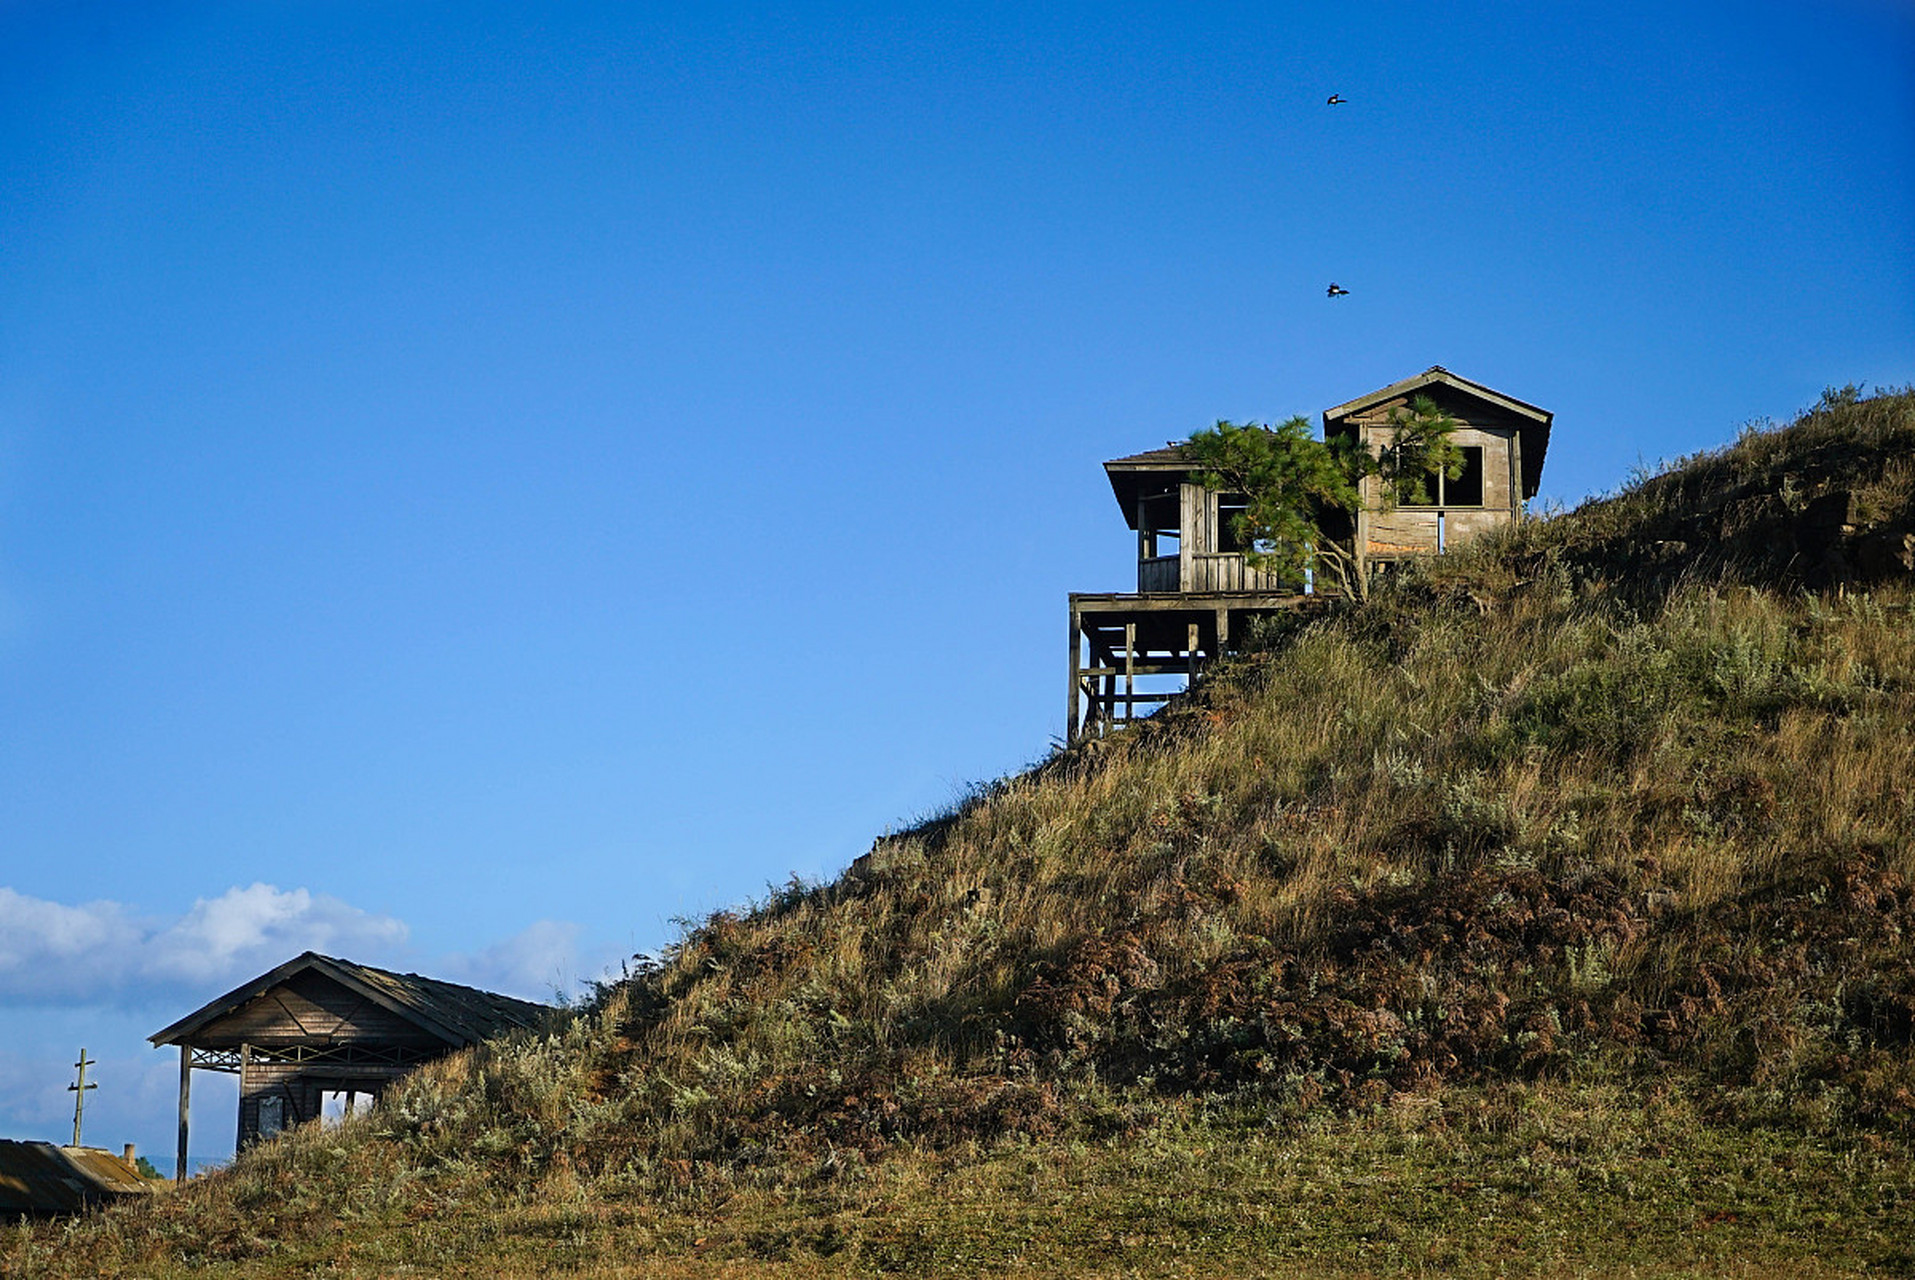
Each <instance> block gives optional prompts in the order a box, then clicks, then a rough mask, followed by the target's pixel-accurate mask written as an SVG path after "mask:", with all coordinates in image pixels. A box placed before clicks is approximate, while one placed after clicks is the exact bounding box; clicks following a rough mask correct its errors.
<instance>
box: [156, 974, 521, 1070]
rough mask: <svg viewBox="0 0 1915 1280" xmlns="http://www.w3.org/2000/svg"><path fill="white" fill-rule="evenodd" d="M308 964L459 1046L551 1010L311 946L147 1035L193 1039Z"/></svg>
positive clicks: (169, 1040)
mask: <svg viewBox="0 0 1915 1280" xmlns="http://www.w3.org/2000/svg"><path fill="white" fill-rule="evenodd" d="M308 969H311V970H315V971H317V972H319V973H322V974H324V975H325V976H326V977H328V978H331V979H332V980H333V981H334V982H337V983H339V984H340V985H341V986H344V987H346V988H348V989H350V990H353V991H356V992H358V993H359V994H360V995H362V996H364V997H366V998H367V999H368V1000H371V1001H372V1002H373V1003H374V1004H377V1005H381V1006H383V1007H384V1008H386V1009H388V1010H390V1011H391V1012H393V1013H395V1014H397V1015H398V1016H399V1017H401V1018H404V1019H406V1020H407V1021H409V1022H412V1023H414V1024H415V1025H417V1026H419V1027H422V1028H424V1029H425V1030H426V1031H428V1032H430V1033H432V1034H433V1035H435V1036H437V1037H438V1038H439V1039H441V1040H443V1041H445V1042H446V1043H447V1044H448V1045H452V1046H454V1047H457V1048H462V1047H464V1046H465V1045H469V1044H474V1043H476V1042H478V1041H480V1040H485V1039H488V1038H490V1037H492V1036H496V1035H501V1034H503V1033H504V1032H507V1031H511V1030H513V1029H515V1028H520V1027H535V1026H537V1025H539V1023H540V1022H542V1021H543V1020H544V1019H545V1017H546V1016H547V1015H548V1014H550V1013H551V1010H550V1009H549V1008H548V1007H547V1006H545V1005H542V1004H534V1003H533V1002H531V1001H529V1000H516V999H514V998H513V997H511V996H502V995H498V994H496V993H494V992H491V991H481V990H479V989H478V988H477V987H465V986H460V985H459V984H458V983H456V982H441V981H440V980H439V979H437V978H426V977H421V976H420V975H419V974H416V973H393V972H391V971H389V970H386V969H375V968H373V967H372V966H371V965H364V964H355V963H353V962H352V961H351V960H341V959H338V958H337V957H334V956H322V955H320V954H319V953H318V952H317V951H308V952H306V953H305V954H304V955H301V956H298V957H295V958H294V959H291V960H288V961H287V962H286V963H285V964H282V965H280V966H279V967H278V968H277V969H273V970H271V971H270V972H267V973H263V974H261V975H260V976H259V977H257V978H254V979H253V980H252V981H251V982H248V983H246V984H244V985H243V986H239V987H235V988H233V990H231V991H229V992H227V993H226V994H225V995H223V996H221V997H220V998H219V999H217V1000H214V1001H212V1002H211V1003H210V1004H207V1005H205V1006H203V1007H201V1008H199V1009H197V1010H195V1011H194V1012H192V1013H189V1014H188V1015H186V1016H185V1017H184V1018H181V1019H180V1020H179V1021H178V1022H175V1023H174V1024H173V1025H172V1026H170V1027H167V1028H166V1029H165V1030H163V1031H157V1032H155V1033H154V1034H153V1035H151V1036H149V1037H148V1039H150V1040H151V1041H152V1042H153V1043H154V1044H156V1045H162V1044H192V1043H193V1042H194V1041H193V1036H194V1034H195V1033H196V1032H197V1031H199V1030H200V1028H202V1027H204V1026H206V1025H207V1024H208V1023H210V1022H213V1021H215V1020H216V1019H218V1018H222V1017H224V1016H225V1015H227V1014H228V1013H231V1012H232V1011H233V1010H235V1009H237V1008H239V1007H240V1006H241V1005H243V1004H245V1003H247V1002H248V1001H250V1000H255V999H257V998H259V997H260V996H262V995H264V994H265V993H266V992H268V991H270V990H272V989H273V988H274V987H276V986H278V985H279V984H280V983H282V982H285V981H287V980H288V979H289V978H291V977H293V976H294V975H295V974H298V973H301V972H304V971H306V970H308ZM202 1047H203V1046H202Z"/></svg>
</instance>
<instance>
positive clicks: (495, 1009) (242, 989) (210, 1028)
mask: <svg viewBox="0 0 1915 1280" xmlns="http://www.w3.org/2000/svg"><path fill="white" fill-rule="evenodd" d="M550 1013H551V1010H550V1009H548V1008H547V1007H546V1006H544V1005H541V1004H534V1003H532V1002H530V1001H526V1000H515V999H513V998H512V997H510V996H502V995H495V994H493V993H492V992H490V991H480V990H478V989H476V988H473V987H462V986H460V985H458V984H457V983H453V982H441V981H439V980H438V979H436V978H422V977H420V976H419V975H418V974H415V973H390V972H388V971H387V970H384V969H374V968H372V967H371V966H369V965H363V964H354V963H353V962H352V961H350V960H339V959H335V958H334V957H332V956H322V955H320V954H319V953H318V952H315V951H308V952H306V953H305V954H304V955H302V956H299V957H297V958H295V959H292V960H288V961H287V962H286V963H285V964H282V965H280V966H279V967H278V968H277V969H274V970H272V971H271V972H268V973H263V974H261V975H260V976H259V977H257V978H254V979H253V980H252V981H251V982H248V983H245V984H244V985H242V986H239V987H236V988H234V989H233V990H231V991H229V992H227V993H226V994H225V995H223V996H221V997H220V998H219V999H217V1000H215V1001H213V1002H212V1003H210V1004H208V1005H206V1006H204V1007H203V1008H200V1009H198V1010H195V1011H194V1012H193V1013H190V1014H188V1015H187V1016H186V1017H184V1018H181V1019H180V1020H179V1021H178V1022H175V1023H174V1024H173V1025H172V1026H170V1027H167V1028H166V1029H165V1030H164V1031H160V1032H156V1033H155V1034H154V1035H153V1036H151V1037H150V1039H151V1040H152V1042H153V1043H154V1044H155V1045H168V1044H176V1045H178V1046H179V1047H180V1095H179V1158H178V1164H177V1167H176V1170H175V1176H176V1177H177V1178H178V1179H179V1180H180V1181H184V1180H185V1178H186V1132H187V1102H188V1099H189V1097H190V1095H191V1088H192V1072H193V1068H195V1067H198V1068H200V1069H201V1070H204V1071H221V1072H227V1073H230V1074H233V1075H237V1076H238V1077H239V1132H238V1138H237V1140H236V1145H237V1147H238V1148H239V1149H241V1150H244V1149H245V1148H246V1147H248V1146H250V1145H251V1144H252V1143H254V1142H257V1141H259V1140H260V1139H261V1138H266V1137H270V1136H272V1135H273V1134H275V1133H277V1132H279V1131H280V1130H281V1129H285V1128H290V1127H291V1126H292V1125H295V1124H300V1123H303V1122H305V1121H308V1120H316V1119H318V1118H319V1115H320V1110H321V1106H322V1103H323V1099H324V1096H325V1095H326V1094H328V1093H343V1094H345V1095H346V1106H347V1109H348V1110H350V1109H351V1107H352V1105H353V1103H354V1101H355V1099H356V1098H357V1096H358V1095H360V1094H365V1095H367V1096H368V1097H370V1098H377V1097H378V1096H379V1094H380V1092H381V1091H382V1090H383V1089H384V1088H385V1086H386V1085H387V1084H388V1083H390V1082H391V1081H393V1080H396V1079H398V1078H399V1077H400V1076H403V1075H405V1074H406V1073H407V1072H409V1071H411V1070H413V1069H414V1068H415V1067H417V1066H419V1065H420V1064H421V1063H425V1062H429V1061H431V1060H432V1059H434V1058H438V1057H443V1056H444V1055H445V1054H447V1053H450V1052H452V1051H453V1050H455V1049H462V1048H464V1047H465V1046H467V1045H470V1044H475V1043H477V1042H479V1041H481V1040H485V1039H488V1038H489V1037H492V1036H496V1035H500V1034H503V1033H504V1032H507V1031H510V1030H513V1029H515V1028H521V1027H536V1026H538V1025H539V1024H540V1023H541V1022H542V1021H544V1019H545V1018H546V1016H547V1015H549V1014H550Z"/></svg>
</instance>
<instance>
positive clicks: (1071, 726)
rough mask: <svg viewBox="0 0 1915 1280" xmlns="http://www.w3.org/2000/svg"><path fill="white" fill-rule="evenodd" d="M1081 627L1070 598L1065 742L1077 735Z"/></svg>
mask: <svg viewBox="0 0 1915 1280" xmlns="http://www.w3.org/2000/svg"><path fill="white" fill-rule="evenodd" d="M1083 629H1084V615H1083V613H1082V612H1081V611H1080V610H1079V609H1078V607H1077V601H1075V600H1072V601H1071V696H1070V710H1069V711H1067V712H1066V713H1065V716H1064V741H1065V743H1066V744H1068V743H1072V742H1075V741H1077V735H1078V732H1079V730H1078V727H1077V714H1078V700H1079V699H1080V698H1081V697H1082V696H1083V695H1082V693H1081V691H1080V690H1079V689H1078V686H1079V685H1080V684H1082V683H1083V679H1084V678H1083V675H1082V674H1081V672H1082V670H1083V668H1082V665H1081V660H1080V658H1079V656H1078V649H1079V648H1080V647H1081V646H1082V644H1083V641H1082V640H1081V639H1079V635H1078V633H1079V632H1081V631H1082V630H1083Z"/></svg>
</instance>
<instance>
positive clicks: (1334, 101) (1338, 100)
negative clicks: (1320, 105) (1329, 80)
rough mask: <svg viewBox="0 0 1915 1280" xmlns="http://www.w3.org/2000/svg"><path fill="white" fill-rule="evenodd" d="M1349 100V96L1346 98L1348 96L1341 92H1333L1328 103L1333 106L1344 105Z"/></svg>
mask: <svg viewBox="0 0 1915 1280" xmlns="http://www.w3.org/2000/svg"><path fill="white" fill-rule="evenodd" d="M1348 101H1349V99H1348V98H1346V97H1344V96H1343V95H1342V94H1340V93H1333V94H1331V95H1330V101H1329V103H1328V105H1329V106H1332V107H1339V106H1342V105H1343V104H1344V103H1346V102H1348Z"/></svg>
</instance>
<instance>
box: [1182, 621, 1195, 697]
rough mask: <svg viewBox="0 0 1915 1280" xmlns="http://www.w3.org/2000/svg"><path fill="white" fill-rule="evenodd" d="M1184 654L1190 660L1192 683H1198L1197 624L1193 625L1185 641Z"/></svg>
mask: <svg viewBox="0 0 1915 1280" xmlns="http://www.w3.org/2000/svg"><path fill="white" fill-rule="evenodd" d="M1184 653H1185V656H1187V657H1188V658H1189V659H1190V683H1191V684H1192V685H1195V684H1196V683H1197V624H1196V623H1194V622H1193V623H1191V624H1190V628H1189V632H1188V634H1187V638H1186V639H1185V640H1184Z"/></svg>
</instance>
